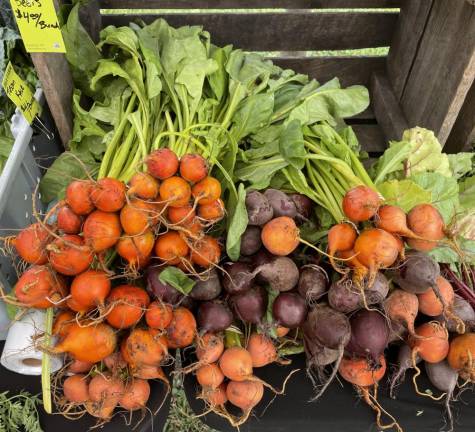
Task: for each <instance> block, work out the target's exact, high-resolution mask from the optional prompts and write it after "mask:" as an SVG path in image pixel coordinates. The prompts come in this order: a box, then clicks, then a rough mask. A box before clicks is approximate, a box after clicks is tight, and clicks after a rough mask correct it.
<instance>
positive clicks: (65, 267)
mask: <svg viewBox="0 0 475 432" xmlns="http://www.w3.org/2000/svg"><path fill="white" fill-rule="evenodd" d="M47 249H48V250H49V261H50V263H51V265H52V266H53V268H54V269H55V270H56V271H57V272H58V273H62V274H64V275H67V276H75V275H77V274H79V273H82V272H83V271H84V270H86V269H88V268H89V266H90V265H91V264H92V259H93V255H92V250H91V248H90V247H89V246H86V245H85V244H84V240H83V239H82V237H79V236H78V235H75V234H66V235H63V236H62V237H60V238H58V239H56V240H55V241H54V242H53V243H50V244H49V245H48V246H47Z"/></svg>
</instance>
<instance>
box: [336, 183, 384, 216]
mask: <svg viewBox="0 0 475 432" xmlns="http://www.w3.org/2000/svg"><path fill="white" fill-rule="evenodd" d="M380 204H381V199H380V197H379V195H378V193H377V192H375V191H374V190H373V189H371V188H369V187H368V186H356V187H354V188H353V189H351V190H349V191H348V192H347V193H346V195H345V196H344V197H343V205H342V206H343V212H344V213H345V215H346V216H347V217H348V219H350V220H352V221H353V222H363V221H367V220H369V219H371V218H372V217H373V216H374V215H375V214H376V212H377V211H378V208H379V206H380Z"/></svg>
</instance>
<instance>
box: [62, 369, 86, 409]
mask: <svg viewBox="0 0 475 432" xmlns="http://www.w3.org/2000/svg"><path fill="white" fill-rule="evenodd" d="M88 381H89V380H88V378H87V377H86V375H82V374H77V375H72V376H70V377H67V378H66V379H65V380H64V383H63V393H64V397H65V398H66V399H67V400H68V401H69V402H73V403H84V402H86V401H87V400H88V399H89V392H88Z"/></svg>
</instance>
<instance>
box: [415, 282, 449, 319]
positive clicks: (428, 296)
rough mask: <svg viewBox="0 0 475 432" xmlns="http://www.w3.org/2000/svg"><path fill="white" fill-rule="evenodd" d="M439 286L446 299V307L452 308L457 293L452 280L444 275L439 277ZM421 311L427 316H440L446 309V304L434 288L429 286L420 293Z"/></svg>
mask: <svg viewBox="0 0 475 432" xmlns="http://www.w3.org/2000/svg"><path fill="white" fill-rule="evenodd" d="M437 288H438V289H439V292H440V295H441V296H442V298H443V300H444V304H445V307H447V308H449V309H451V308H452V305H453V303H454V298H455V293H454V289H453V288H452V285H450V282H449V281H448V280H447V279H445V278H444V277H442V276H438V277H437ZM417 297H418V298H419V311H420V312H422V313H423V314H425V315H427V316H432V317H435V316H438V315H441V314H442V312H443V311H444V305H443V304H442V303H441V301H440V300H439V299H438V297H437V296H436V294H435V292H434V290H433V289H432V288H429V289H428V290H427V291H425V292H423V293H422V294H418V295H417Z"/></svg>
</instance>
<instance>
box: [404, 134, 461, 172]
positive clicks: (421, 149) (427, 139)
mask: <svg viewBox="0 0 475 432" xmlns="http://www.w3.org/2000/svg"><path fill="white" fill-rule="evenodd" d="M402 140H403V141H408V142H409V143H410V146H411V153H410V155H409V157H408V158H407V176H410V175H413V174H417V173H420V172H427V171H433V172H437V173H439V174H442V175H444V176H446V177H450V176H451V175H452V172H451V170H450V166H449V158H448V157H447V155H446V154H444V153H442V146H441V145H440V143H439V140H438V139H437V137H436V136H435V135H434V132H432V131H430V130H427V129H424V128H421V127H415V128H412V129H408V130H406V131H404V134H403V135H402Z"/></svg>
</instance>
